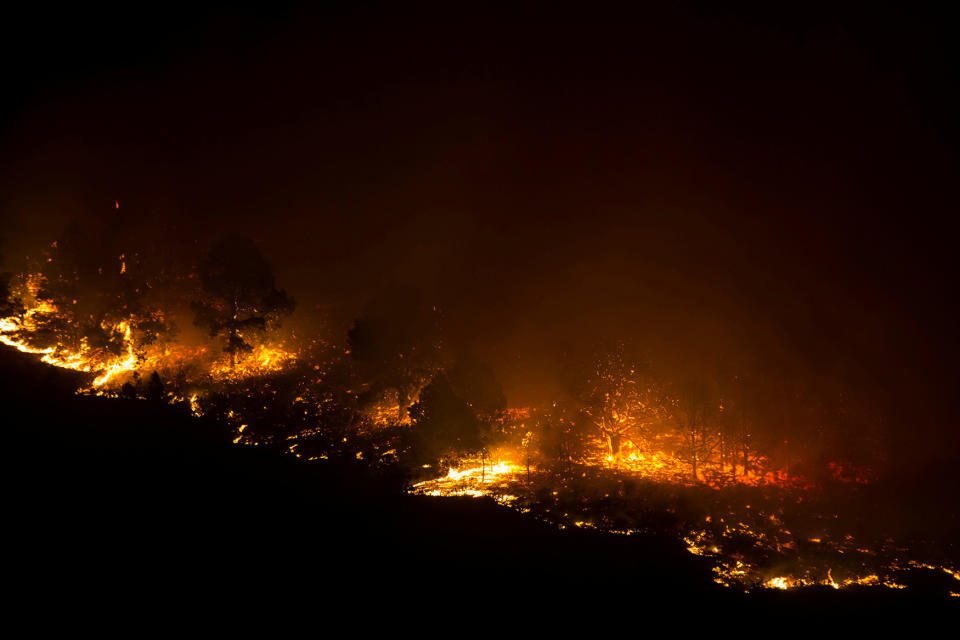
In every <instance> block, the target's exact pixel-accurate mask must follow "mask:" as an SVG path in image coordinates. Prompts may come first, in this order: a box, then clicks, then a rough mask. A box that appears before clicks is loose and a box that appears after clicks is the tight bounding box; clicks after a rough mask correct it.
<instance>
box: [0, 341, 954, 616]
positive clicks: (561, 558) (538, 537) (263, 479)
mask: <svg viewBox="0 0 960 640" xmlns="http://www.w3.org/2000/svg"><path fill="white" fill-rule="evenodd" d="M0 357H2V375H3V389H4V396H3V407H4V412H5V415H6V420H5V422H6V429H5V434H4V435H5V439H6V446H5V449H6V452H7V462H6V464H5V471H6V473H7V477H8V480H7V486H8V510H7V522H8V525H7V530H8V533H11V534H12V537H11V538H9V539H8V540H9V541H8V543H9V544H11V548H12V549H13V550H14V552H13V554H12V557H11V562H10V563H9V565H8V568H9V573H8V580H10V581H11V583H12V584H16V585H18V592H19V594H20V595H19V596H18V600H21V601H22V602H23V603H24V604H27V605H29V606H36V605H38V604H39V603H42V602H47V603H49V602H63V603H64V604H67V603H69V605H68V606H69V607H77V608H78V609H84V608H86V607H88V606H92V605H94V604H96V603H100V606H103V605H104V604H106V605H107V606H109V607H111V608H114V609H121V608H122V609H123V610H124V611H125V612H127V613H130V612H134V611H149V610H150V609H151V607H154V606H158V605H161V604H162V605H163V606H164V607H169V606H171V601H170V598H174V600H175V603H173V605H172V606H173V609H172V612H173V613H174V614H176V613H177V612H182V611H186V610H188V609H190V608H193V607H196V606H198V604H201V605H202V606H204V607H207V606H210V607H213V606H226V605H227V603H228V602H230V601H231V600H232V599H234V598H242V599H243V600H244V601H249V602H252V603H255V605H256V606H257V607H258V608H263V607H268V608H269V607H278V608H282V607H290V606H296V605H295V604H294V603H303V602H309V603H311V606H313V607H317V608H318V609H319V610H324V611H326V613H325V614H324V615H325V616H333V617H334V618H336V617H337V616H338V615H347V612H348V611H350V610H348V609H342V610H340V611H339V613H338V612H337V611H336V610H332V609H331V610H327V609H326V607H336V606H338V605H342V604H344V603H346V602H349V603H351V606H356V605H357V601H356V598H360V599H362V600H363V601H364V602H366V603H368V604H369V605H370V606H374V607H379V606H389V605H390V604H391V603H392V604H394V605H395V604H398V603H401V602H408V603H411V604H412V603H417V602H421V603H422V602H424V601H434V602H448V603H457V604H459V605H460V606H465V607H467V608H470V607H471V606H473V605H470V604H468V603H471V602H476V600H475V599H476V598H481V600H482V601H484V604H483V605H482V606H483V607H495V606H511V603H513V604H514V605H515V606H521V604H520V603H524V602H527V603H530V602H542V601H543V599H544V598H549V599H550V601H552V602H555V603H562V602H567V603H573V602H576V603H578V604H577V606H578V607H590V606H630V607H642V608H644V609H646V608H649V607H657V608H658V609H659V610H660V611H661V612H664V611H674V612H679V611H682V610H684V609H687V608H689V607H691V606H692V607H697V608H698V610H701V611H720V610H723V611H726V612H728V613H732V612H735V611H750V612H752V613H753V615H756V616H764V615H773V614H788V615H792V614H794V613H796V612H797V611H800V610H803V611H806V612H821V613H843V614H846V613H853V612H857V611H868V610H870V611H874V612H875V611H876V608H877V607H881V606H882V607H884V608H885V610H886V611H887V612H888V613H889V612H892V611H900V612H902V611H906V610H908V609H910V608H913V607H918V606H921V607H924V608H927V609H929V608H931V607H933V608H934V609H938V608H939V607H941V606H944V605H945V604H948V603H944V601H942V600H940V599H939V598H936V597H931V596H930V595H928V594H925V593H924V592H923V591H922V590H911V591H910V592H909V593H899V592H897V593H894V592H891V591H890V590H887V589H884V588H868V587H864V588H855V589H849V590H844V591H843V592H837V591H835V590H833V589H829V588H826V587H812V588H806V589H798V590H793V591H790V592H784V593H780V592H774V591H770V590H758V591H753V592H751V593H748V594H744V593H741V592H739V591H732V590H729V589H725V588H723V587H720V586H717V585H714V584H713V583H712V581H711V573H710V569H709V566H708V563H706V562H704V561H703V560H702V559H700V558H697V557H696V556H691V555H690V554H688V553H687V552H686V551H685V550H684V549H683V546H682V545H681V544H680V543H679V542H678V541H677V540H676V538H674V537H672V536H670V535H662V536H658V535H655V534H646V535H639V536H616V535H610V534H604V533H600V532H593V531H581V530H572V531H571V530H564V531H561V530H559V529H557V528H556V527H555V526H553V525H550V524H547V523H544V522H541V521H538V520H536V519H533V518H530V517H525V516H523V515H521V514H518V513H515V512H514V511H511V510H510V509H507V508H505V507H502V506H500V505H497V504H496V503H494V502H493V501H492V500H475V499H472V498H444V499H437V498H426V497H419V496H411V495H407V494H404V493H403V492H402V487H401V486H398V485H391V483H389V482H386V481H385V480H384V478H382V477H374V476H371V475H370V474H369V472H368V470H367V469H365V468H364V467H363V466H361V465H353V466H349V467H344V466H343V465H342V463H339V464H334V463H331V464H327V465H317V464H307V463H304V462H303V461H301V460H298V459H296V458H294V457H292V456H289V455H283V454H282V453H281V452H280V451H277V450H270V449H268V448H266V447H264V448H262V449H261V448H257V447H237V446H234V445H231V444H229V441H226V440H224V438H223V435H224V434H223V433H222V431H221V430H220V428H219V427H218V426H217V425H216V424H215V423H213V422H211V421H205V420H204V419H202V418H196V417H194V416H191V415H189V413H188V412H185V411H183V410H181V409H179V408H176V407H171V406H169V405H165V404H157V403H151V402H148V401H144V400H124V399H118V398H97V397H83V396H75V395H73V389H74V388H75V385H76V383H77V376H76V374H75V373H73V372H64V371H63V370H61V369H56V368H54V367H49V366H46V365H42V364H38V363H36V362H35V361H33V360H32V359H30V358H29V357H27V356H24V355H22V354H18V353H15V352H11V351H9V350H4V351H3V352H2V356H0ZM307 576H309V579H308V580H305V577H307ZM332 589H333V590H336V591H337V592H338V595H331V590H332ZM176 603H179V604H176ZM591 603H592V604H591ZM938 603H939V604H938ZM552 622H556V620H553V621H552ZM544 624H551V621H550V620H548V621H547V622H545V623H544Z"/></svg>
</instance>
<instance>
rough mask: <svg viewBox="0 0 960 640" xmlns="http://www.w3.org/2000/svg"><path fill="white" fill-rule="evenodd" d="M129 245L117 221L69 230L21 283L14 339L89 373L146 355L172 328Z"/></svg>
mask: <svg viewBox="0 0 960 640" xmlns="http://www.w3.org/2000/svg"><path fill="white" fill-rule="evenodd" d="M129 244H130V243H129V242H128V241H126V240H124V239H123V238H122V237H121V236H120V234H119V232H117V231H115V227H114V226H113V225H109V224H101V225H88V226H85V227H81V226H79V225H76V224H73V225H71V226H70V227H68V229H67V230H66V231H65V232H64V233H63V234H62V235H61V236H60V238H59V239H58V240H57V241H55V242H54V243H53V244H52V245H51V246H50V248H49V249H48V251H47V252H46V256H45V260H44V262H43V263H42V266H41V267H40V269H39V272H38V273H35V274H33V275H30V276H27V277H25V278H24V280H23V282H22V283H21V284H22V287H21V289H22V290H21V300H20V301H19V302H20V303H22V305H23V306H22V312H21V314H20V315H21V316H22V318H21V322H20V327H19V331H18V335H17V338H18V339H19V340H20V341H21V342H22V343H23V344H24V345H27V346H29V347H30V348H33V349H38V350H44V351H45V352H46V353H51V354H53V357H56V358H59V359H62V360H64V362H66V361H68V360H69V361H70V362H72V366H74V367H77V368H83V369H84V370H90V369H95V368H98V367H100V366H103V365H106V364H107V363H110V362H115V361H116V360H117V359H121V358H122V359H124V360H133V359H134V358H135V357H139V358H142V357H143V351H142V349H143V348H144V347H145V346H147V345H149V344H151V343H153V342H154V341H156V340H157V339H158V338H159V337H161V336H162V335H165V334H169V333H170V332H171V331H172V328H173V327H172V325H171V324H170V323H169V322H167V321H166V319H165V317H164V314H163V312H162V310H161V309H160V307H159V305H158V304H156V301H155V300H153V299H152V298H151V288H152V285H151V283H150V281H149V277H148V274H147V273H146V270H145V269H144V267H143V264H142V261H141V258H140V253H139V252H138V251H135V250H134V251H130V249H131V248H132V247H128V246H127V245H129ZM27 316H29V318H27Z"/></svg>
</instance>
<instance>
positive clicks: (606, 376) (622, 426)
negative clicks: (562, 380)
mask: <svg viewBox="0 0 960 640" xmlns="http://www.w3.org/2000/svg"><path fill="white" fill-rule="evenodd" d="M625 351H626V350H625V347H624V345H622V344H621V345H618V346H617V347H616V348H615V349H613V350H611V351H609V352H607V353H605V354H603V355H602V356H600V357H598V358H597V359H596V360H595V361H594V364H593V369H592V371H591V375H590V376H589V377H588V379H587V381H586V386H585V390H584V393H583V398H582V399H583V401H584V405H585V407H584V413H586V414H587V416H588V417H589V419H590V420H591V422H592V424H593V427H594V428H595V429H596V430H597V432H599V434H600V436H601V437H602V438H603V439H604V440H605V442H606V445H607V451H608V453H609V454H610V455H611V456H619V455H620V448H621V446H622V445H623V442H624V441H625V440H626V441H629V442H631V443H632V444H633V445H634V446H635V447H636V448H638V449H640V448H642V437H643V435H644V434H645V433H646V432H647V430H648V429H649V428H650V427H652V426H653V425H656V424H660V423H662V422H664V420H666V418H667V415H668V404H667V403H666V402H664V397H663V394H662V392H661V390H660V388H659V385H658V384H657V383H656V382H655V380H654V379H653V376H652V375H651V373H650V368H649V366H648V365H646V364H645V363H642V362H640V361H639V360H637V359H635V358H631V357H629V356H628V355H627V354H626V353H625Z"/></svg>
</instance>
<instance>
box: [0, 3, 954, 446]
mask: <svg viewBox="0 0 960 640" xmlns="http://www.w3.org/2000/svg"><path fill="white" fill-rule="evenodd" d="M524 4H525V8H524V9H523V10H517V9H516V8H515V7H514V8H504V9H496V8H491V7H490V5H489V4H488V3H436V4H428V3H394V4H392V5H391V6H388V7H384V6H380V5H378V4H376V3H365V4H362V3H344V4H343V5H342V6H340V7H334V8H332V9H325V10H324V11H325V12H324V11H321V10H320V9H318V8H315V7H314V8H309V7H302V6H293V5H292V6H278V5H274V6H272V7H271V8H270V9H269V10H263V9H255V8H245V9H237V8H233V9H230V10H227V9H226V8H217V7H213V8H209V9H203V10H197V9H195V8H192V7H190V6H187V5H184V6H177V5H176V4H164V5H162V8H159V7H158V8H157V10H156V11H157V13H156V14H146V13H141V12H142V11H143V9H139V10H138V12H137V13H133V12H132V11H131V10H130V9H129V8H127V9H118V8H112V7H103V8H97V9H88V8H86V7H84V8H74V9H72V10H71V13H67V14H60V13H56V12H54V11H53V10H45V11H41V10H39V9H26V10H20V11H19V12H17V11H14V12H13V13H12V14H8V19H7V20H5V23H6V24H5V26H4V31H5V33H4V38H3V40H4V43H3V45H2V47H3V49H4V50H3V52H2V53H3V58H4V61H5V62H4V66H5V72H4V83H5V86H6V91H5V93H6V94H7V97H6V98H5V100H4V103H3V105H2V118H3V119H2V123H0V162H2V165H0V166H2V175H0V216H2V231H0V236H2V239H3V245H2V247H0V248H2V254H3V258H4V263H3V265H2V267H3V269H4V270H17V269H19V268H20V267H22V258H23V256H25V255H36V254H37V252H38V251H39V250H40V249H41V248H42V247H43V246H44V245H46V244H49V242H51V241H52V240H53V239H55V238H56V236H57V234H58V233H60V231H61V230H62V229H63V228H64V227H65V226H66V224H67V223H68V222H69V221H71V220H78V221H80V222H81V223H82V222H83V221H89V220H94V219H97V218H100V217H105V216H107V215H109V214H110V209H111V208H112V207H113V203H114V201H115V200H116V201H118V202H119V203H120V207H121V211H123V212H125V214H126V215H125V218H124V220H125V224H127V225H129V227H130V229H134V230H136V231H137V232H138V233H140V232H142V234H143V237H145V238H150V241H151V242H167V243H178V244H181V245H195V246H196V247H198V251H199V250H202V248H205V247H206V246H207V245H208V244H209V242H210V241H211V240H212V239H213V238H215V237H216V236H217V235H218V234H222V233H225V232H228V231H237V230H239V231H242V232H245V233H248V234H249V235H251V236H252V237H254V238H255V239H256V240H257V241H258V242H259V243H260V244H261V246H262V247H263V250H264V253H265V254H266V256H267V257H268V259H269V260H270V261H271V262H272V263H273V265H274V269H275V272H276V275H277V280H278V283H279V284H280V285H281V286H283V287H284V288H286V289H287V290H288V291H289V292H290V293H291V294H292V295H294V296H295V297H296V298H297V300H298V303H299V307H298V310H297V312H296V315H295V317H294V318H293V320H292V321H293V322H294V323H295V325H296V326H298V327H301V328H302V329H301V331H311V330H316V331H327V332H330V333H335V332H339V331H342V330H345V327H346V326H348V325H349V321H350V319H351V318H352V317H355V315H356V314H357V313H358V311H359V309H360V308H361V307H362V305H363V303H364V302H365V301H366V300H367V299H368V298H369V297H370V296H371V295H372V294H373V292H375V291H377V290H378V289H379V288H380V287H383V286H385V285H388V284H390V283H396V282H399V283H406V284H411V285H414V286H416V287H417V288H419V289H420V290H421V291H423V293H424V295H425V296H426V297H427V298H428V299H430V300H433V301H435V302H436V304H437V305H438V307H439V308H440V309H441V311H442V313H443V318H444V323H445V326H446V328H447V331H448V333H449V336H450V339H451V340H452V341H454V342H456V343H458V344H462V345H464V346H465V347H468V348H470V349H472V350H473V351H475V352H476V353H478V354H479V355H480V356H481V357H482V358H484V359H486V360H488V361H489V362H491V363H492V364H493V366H494V367H495V369H496V370H497V372H498V375H499V376H500V378H501V379H502V380H503V382H504V386H505V390H506V392H507V395H508V398H509V399H510V402H511V404H513V405H521V404H526V403H530V402H539V401H543V400H545V399H547V398H550V397H554V396H556V395H557V394H558V393H562V392H563V381H562V375H561V374H560V373H559V372H560V371H561V369H562V367H563V363H564V362H565V361H566V360H568V359H570V358H576V357H578V356H579V355H580V354H581V353H582V352H589V351H590V350H591V349H593V348H594V347H595V344H596V341H597V340H598V339H600V338H603V339H609V338H616V339H628V340H631V341H634V342H636V343H639V344H640V345H641V346H642V348H643V350H644V351H645V352H646V353H647V354H649V356H650V358H651V359H652V360H654V361H655V362H657V363H658V364H659V366H660V367H661V368H663V369H667V370H674V371H681V372H688V371H700V370H712V369H711V368H712V367H714V366H715V364H716V362H717V361H720V360H725V361H732V362H736V363H743V366H746V367H750V368H751V369H752V370H755V371H758V372H761V374H762V375H766V376H782V377H783V378H785V379H799V380H803V381H804V382H805V384H806V385H807V386H808V387H813V388H816V389H819V390H821V391H822V393H823V394H824V396H825V397H835V396H837V394H847V395H848V396H850V397H853V398H855V402H856V403H858V404H859V406H863V407H866V408H867V409H869V410H870V411H872V412H874V413H876V415H877V416H878V424H879V423H880V422H882V425H881V426H878V427H877V428H878V429H879V430H880V431H882V432H884V433H885V434H886V435H887V436H888V437H889V438H890V439H891V440H890V442H892V443H897V442H901V441H903V442H907V441H910V442H911V443H914V442H915V441H921V442H923V443H924V444H922V445H916V444H911V446H912V447H913V448H914V449H916V450H918V451H922V452H923V453H930V452H939V453H941V454H943V455H954V454H955V452H956V448H957V444H958V442H960V438H958V436H957V435H956V433H957V429H956V424H957V420H956V415H955V412H956V409H955V404H956V403H955V398H956V397H957V392H958V388H957V376H956V367H957V364H956V363H957V358H958V356H960V345H958V340H957V333H956V328H957V326H958V322H957V312H956V308H955V295H956V286H955V282H956V277H957V267H956V259H955V250H954V247H955V243H956V241H957V240H956V239H957V224H956V219H955V214H956V211H957V206H956V205H957V195H956V176H957V175H958V173H957V168H958V162H957V160H958V158H957V153H956V150H957V145H956V143H957V140H958V137H957V127H956V121H955V114H956V113H958V112H960V109H958V107H960V105H958V100H957V97H958V96H957V93H956V87H957V86H958V85H957V69H956V67H955V66H954V65H953V64H952V54H953V51H952V46H953V43H952V42H951V41H950V36H951V34H950V32H949V29H950V23H949V21H947V20H946V19H945V16H942V15H934V14H927V13H921V12H919V11H912V12H908V11H907V10H906V9H904V10H901V11H898V12H884V11H882V10H880V9H878V8H877V7H876V6H873V5H872V4H866V3H864V4H862V5H859V6H857V5H848V6H847V8H844V9H837V8H836V7H835V6H834V5H833V4H831V3H823V4H817V3H803V4H802V5H800V4H798V5H796V6H795V7H794V8H790V7H789V5H778V8H777V9H776V10H772V9H769V8H763V7H765V6H766V3H757V6H753V7H751V6H746V5H744V6H742V7H739V8H737V9H723V10H720V9H712V8H707V7H708V6H709V5H712V4H714V3H703V5H702V6H701V5H698V4H696V3H693V4H674V5H673V6H672V7H671V8H661V9H642V10H641V9H637V8H633V9H632V10H629V11H627V10H624V9H622V8H613V7H610V8H601V7H600V5H595V4H589V7H590V9H589V13H583V11H585V10H586V7H587V6H588V5H587V4H585V3H579V4H578V5H574V6H571V7H570V8H565V7H564V6H563V5H562V4H556V3H524Z"/></svg>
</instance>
